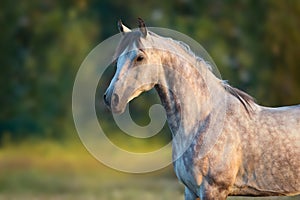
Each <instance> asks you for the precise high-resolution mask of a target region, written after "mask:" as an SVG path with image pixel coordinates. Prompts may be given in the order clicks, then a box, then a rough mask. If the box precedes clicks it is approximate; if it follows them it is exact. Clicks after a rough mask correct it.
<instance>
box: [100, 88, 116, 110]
mask: <svg viewBox="0 0 300 200" xmlns="http://www.w3.org/2000/svg"><path fill="white" fill-rule="evenodd" d="M103 100H104V103H105V105H106V106H107V107H108V108H109V109H110V110H112V111H115V110H116V108H117V107H118V106H119V96H118V95H117V94H111V95H108V94H107V93H105V94H104V95H103ZM115 112H118V111H115Z"/></svg>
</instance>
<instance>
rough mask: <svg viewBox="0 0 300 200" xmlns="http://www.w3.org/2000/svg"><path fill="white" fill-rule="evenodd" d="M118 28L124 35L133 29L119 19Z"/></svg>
mask: <svg viewBox="0 0 300 200" xmlns="http://www.w3.org/2000/svg"><path fill="white" fill-rule="evenodd" d="M118 28H119V31H120V32H121V33H122V34H123V35H124V34H125V33H127V32H131V30H130V29H129V28H127V27H126V26H125V25H124V24H123V23H122V21H121V20H119V21H118Z"/></svg>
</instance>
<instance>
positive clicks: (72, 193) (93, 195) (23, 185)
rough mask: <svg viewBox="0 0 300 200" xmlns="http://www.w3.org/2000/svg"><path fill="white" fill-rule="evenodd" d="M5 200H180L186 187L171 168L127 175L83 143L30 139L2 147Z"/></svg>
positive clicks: (0, 191)
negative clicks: (88, 150)
mask: <svg viewBox="0 0 300 200" xmlns="http://www.w3.org/2000/svg"><path fill="white" fill-rule="evenodd" d="M2 199H3V200H4V199H5V200H7V199H8V200H9V199H11V200H14V199H22V200H23V199H25V200H27V199H30V200H31V199H46V200H47V199H49V200H52V199H53V200H54V199H55V200H60V199H64V200H65V199H70V200H71V199H72V200H73V199H75V200H76V199H87V200H89V199H91V200H93V199H101V200H106V199H107V200H108V199H113V200H127V199H128V200H134V199H145V200H148V199H149V200H152V199H162V200H163V199H174V200H177V199H178V200H179V199H183V186H182V185H181V184H179V183H178V181H177V179H176V178H175V176H174V173H173V169H172V167H171V166H169V167H167V168H166V169H163V170H160V171H158V172H155V173H148V174H142V175H134V174H125V173H120V172H117V171H114V170H112V169H110V168H108V167H106V166H104V165H102V164H101V163H99V162H98V161H97V160H96V159H94V158H93V157H92V156H91V155H90V154H89V153H88V152H87V151H86V150H85V149H84V147H83V145H81V143H79V142H74V143H58V142H54V141H51V140H45V141H42V142H41V141H29V142H28V141H27V142H23V143H20V144H18V145H13V144H7V145H4V146H3V147H2V148H1V149H0V200H2ZM230 199H249V198H240V197H238V198H230ZM256 199H257V198H256ZM259 199H270V198H259ZM281 199H283V198H281ZM284 199H285V198H284ZM290 199H296V198H290Z"/></svg>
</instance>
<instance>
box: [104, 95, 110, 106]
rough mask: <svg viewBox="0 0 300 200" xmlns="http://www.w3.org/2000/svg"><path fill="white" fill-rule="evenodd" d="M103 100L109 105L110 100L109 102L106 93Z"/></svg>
mask: <svg viewBox="0 0 300 200" xmlns="http://www.w3.org/2000/svg"><path fill="white" fill-rule="evenodd" d="M103 100H104V103H105V105H106V106H109V102H108V100H107V98H106V94H104V95H103Z"/></svg>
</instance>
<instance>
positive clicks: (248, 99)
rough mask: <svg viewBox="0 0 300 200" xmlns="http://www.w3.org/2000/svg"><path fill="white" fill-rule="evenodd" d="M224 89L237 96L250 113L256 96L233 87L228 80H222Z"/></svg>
mask: <svg viewBox="0 0 300 200" xmlns="http://www.w3.org/2000/svg"><path fill="white" fill-rule="evenodd" d="M222 85H223V87H224V89H225V90H226V91H227V92H229V93H230V94H231V95H233V96H235V97H236V98H237V99H238V100H239V101H240V102H241V103H242V104H243V106H244V108H245V109H246V111H247V113H248V114H250V113H251V112H252V111H253V108H252V104H253V103H254V98H253V97H252V96H250V95H249V94H247V93H245V92H243V91H241V90H239V89H237V88H234V87H232V86H231V85H229V84H228V82H227V81H222Z"/></svg>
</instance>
